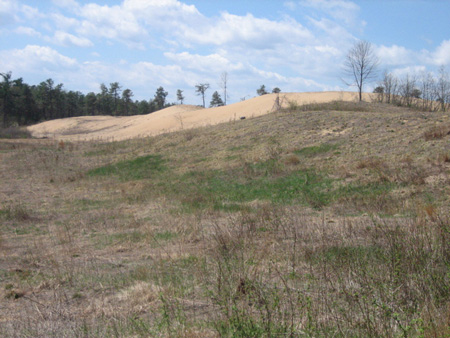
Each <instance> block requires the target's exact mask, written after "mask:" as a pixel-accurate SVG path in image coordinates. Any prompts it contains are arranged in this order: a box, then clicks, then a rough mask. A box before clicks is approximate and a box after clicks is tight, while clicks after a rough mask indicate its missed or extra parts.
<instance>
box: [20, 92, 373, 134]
mask: <svg viewBox="0 0 450 338" xmlns="http://www.w3.org/2000/svg"><path fill="white" fill-rule="evenodd" d="M364 95H365V98H364V99H365V100H370V95H369V94H364ZM277 97H279V99H278V100H277ZM357 99H358V94H357V93H354V92H312V93H280V94H279V96H277V94H268V95H263V96H258V97H255V98H252V99H249V100H245V101H241V102H238V103H234V104H230V105H228V106H224V107H216V108H207V109H205V108H202V107H199V106H194V105H176V106H172V107H169V108H166V109H163V110H160V111H157V112H154V113H151V114H147V115H135V116H120V117H114V116H82V117H72V118H65V119H58V120H51V121H47V122H43V123H39V124H36V125H34V126H31V127H28V130H29V131H30V132H31V134H32V135H33V136H34V137H38V138H53V139H57V140H68V141H85V140H86V141H87V140H102V141H113V140H114V141H118V140H125V139H131V138H136V137H145V136H153V135H158V134H162V133H166V132H173V131H177V130H181V129H191V128H197V127H203V126H207V125H215V124H219V123H223V122H229V121H233V120H240V119H241V118H243V117H245V118H252V117H256V116H261V115H264V114H268V113H271V112H273V111H276V110H277V109H278V108H279V107H288V106H289V104H290V103H292V102H294V103H296V104H298V105H302V104H311V103H326V102H331V101H336V100H339V101H356V100H357Z"/></svg>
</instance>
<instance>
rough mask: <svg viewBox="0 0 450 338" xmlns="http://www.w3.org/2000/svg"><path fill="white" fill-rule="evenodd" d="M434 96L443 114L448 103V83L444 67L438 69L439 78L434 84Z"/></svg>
mask: <svg viewBox="0 0 450 338" xmlns="http://www.w3.org/2000/svg"><path fill="white" fill-rule="evenodd" d="M436 96H437V100H438V101H439V102H440V104H441V110H442V111H443V112H445V111H446V108H447V105H448V103H450V81H449V77H448V73H447V71H446V70H445V67H444V66H441V67H440V68H439V78H438V79H437V83H436Z"/></svg>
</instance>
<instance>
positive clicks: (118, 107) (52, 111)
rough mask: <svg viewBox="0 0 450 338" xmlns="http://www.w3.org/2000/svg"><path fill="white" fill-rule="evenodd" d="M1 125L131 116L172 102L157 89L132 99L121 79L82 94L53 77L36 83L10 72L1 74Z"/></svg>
mask: <svg viewBox="0 0 450 338" xmlns="http://www.w3.org/2000/svg"><path fill="white" fill-rule="evenodd" d="M0 75H1V76H2V82H0V126H3V127H9V126H14V125H30V124H33V123H36V122H40V121H45V120H52V119H60V118H65V117H74V116H86V115H90V116H92V115H115V116H129V115H138V114H149V113H152V112H154V111H157V110H160V109H163V108H166V107H169V106H171V105H172V104H171V103H168V102H167V101H166V97H167V95H168V92H166V91H164V88H163V87H159V88H158V89H157V90H156V93H155V95H154V98H153V99H150V100H148V101H146V100H141V101H136V100H133V99H132V97H133V92H132V91H131V90H130V89H124V90H122V87H121V86H120V84H119V83H118V82H113V83H111V84H110V86H109V88H108V87H107V86H106V85H105V84H101V86H100V92H99V93H93V92H90V93H88V94H86V95H85V94H82V93H81V92H78V91H72V90H69V91H67V90H65V89H64V85H63V84H58V85H55V83H54V81H53V80H52V79H48V80H46V81H44V82H41V83H40V84H39V85H37V86H34V85H33V86H30V85H28V84H26V83H25V82H24V81H23V79H22V78H19V79H15V80H13V79H12V75H11V73H6V74H0Z"/></svg>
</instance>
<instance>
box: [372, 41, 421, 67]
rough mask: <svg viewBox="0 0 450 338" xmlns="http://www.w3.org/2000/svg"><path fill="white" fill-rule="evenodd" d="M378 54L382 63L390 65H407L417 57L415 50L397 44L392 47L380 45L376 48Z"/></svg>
mask: <svg viewBox="0 0 450 338" xmlns="http://www.w3.org/2000/svg"><path fill="white" fill-rule="evenodd" d="M376 54H377V56H378V57H379V59H380V62H381V64H382V65H388V66H399V65H407V64H410V63H412V62H413V61H414V59H415V55H414V52H413V51H410V50H407V49H406V48H405V47H402V46H397V45H393V46H391V47H386V46H380V47H378V48H377V49H376Z"/></svg>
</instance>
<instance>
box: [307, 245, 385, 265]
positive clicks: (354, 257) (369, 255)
mask: <svg viewBox="0 0 450 338" xmlns="http://www.w3.org/2000/svg"><path fill="white" fill-rule="evenodd" d="M384 257H385V253H384V250H383V249H382V248H381V247H379V246H332V247H328V248H325V249H324V250H321V251H318V252H316V253H315V254H313V255H312V256H310V257H309V260H310V261H312V262H316V263H318V262H320V261H326V262H328V263H331V264H334V265H348V264H352V263H355V262H359V263H369V262H375V261H377V262H378V263H380V262H383V260H384Z"/></svg>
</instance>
